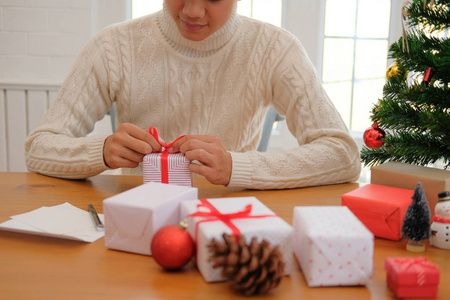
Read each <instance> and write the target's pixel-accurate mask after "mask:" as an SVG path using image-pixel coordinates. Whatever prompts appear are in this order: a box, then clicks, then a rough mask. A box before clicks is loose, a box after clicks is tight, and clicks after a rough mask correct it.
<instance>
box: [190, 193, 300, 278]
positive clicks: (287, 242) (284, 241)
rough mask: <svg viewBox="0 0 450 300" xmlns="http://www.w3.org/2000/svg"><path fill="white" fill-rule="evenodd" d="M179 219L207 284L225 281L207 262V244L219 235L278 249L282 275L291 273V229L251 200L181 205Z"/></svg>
mask: <svg viewBox="0 0 450 300" xmlns="http://www.w3.org/2000/svg"><path fill="white" fill-rule="evenodd" d="M181 216H182V217H183V216H184V217H186V220H187V223H188V231H189V233H190V234H191V236H192V238H193V239H194V241H195V242H196V245H197V253H196V262H197V267H198V269H199V271H200V273H201V274H202V275H203V278H204V279H205V280H206V281H207V282H217V281H224V280H226V278H225V277H223V275H222V272H221V269H214V268H213V262H211V261H208V259H209V257H210V252H209V249H208V244H209V243H210V242H211V240H212V239H216V240H217V241H223V237H222V235H223V233H227V234H232V235H234V236H236V235H238V234H242V235H243V236H244V237H245V239H246V242H247V243H249V242H250V241H251V239H252V238H253V237H256V238H258V240H259V241H261V240H263V239H264V240H266V241H268V242H269V243H270V244H271V246H273V247H274V246H277V245H279V247H280V251H281V253H282V255H283V260H284V262H285V263H286V267H285V274H286V275H289V274H290V272H291V269H292V262H293V255H292V245H291V236H292V227H291V226H290V225H289V224H288V223H286V222H285V221H284V220H283V219H281V218H280V217H278V216H276V215H275V214H274V212H273V211H271V210H270V209H269V208H267V207H266V206H265V205H264V204H262V203H261V202H260V201H259V200H258V199H256V198H255V197H236V198H217V199H200V200H196V201H183V202H182V203H181Z"/></svg>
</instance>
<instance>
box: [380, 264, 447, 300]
mask: <svg viewBox="0 0 450 300" xmlns="http://www.w3.org/2000/svg"><path fill="white" fill-rule="evenodd" d="M385 269H386V273H387V274H386V281H387V284H388V286H389V288H390V289H391V290H392V291H393V292H394V293H395V296H396V297H397V298H436V297H437V296H438V286H439V277H440V273H439V268H438V267H437V266H436V265H435V264H433V263H431V262H430V261H429V260H428V259H426V258H425V257H415V258H413V257H388V258H386V260H385Z"/></svg>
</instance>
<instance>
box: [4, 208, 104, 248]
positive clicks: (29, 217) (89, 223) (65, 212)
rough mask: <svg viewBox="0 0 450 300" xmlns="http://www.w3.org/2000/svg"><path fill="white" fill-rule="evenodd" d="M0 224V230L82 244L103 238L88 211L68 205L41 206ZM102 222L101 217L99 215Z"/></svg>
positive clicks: (102, 233)
mask: <svg viewBox="0 0 450 300" xmlns="http://www.w3.org/2000/svg"><path fill="white" fill-rule="evenodd" d="M10 218H11V220H9V221H6V222H4V223H2V224H0V229H1V230H7V231H14V232H22V233H28V234H35V235H43V236H50V237H57V238H64V239H71V240H79V241H84V242H94V241H96V240H98V239H99V238H101V237H103V236H104V234H105V233H104V232H102V231H97V229H96V227H95V224H94V221H93V219H92V217H91V215H90V213H89V212H88V211H85V210H82V209H79V208H77V207H75V206H73V205H71V204H70V203H67V202H66V203H64V204H60V205H56V206H51V207H46V206H43V207H41V208H38V209H36V210H33V211H31V212H28V213H23V214H20V215H15V216H11V217H10ZM99 218H100V219H101V220H102V222H103V215H101V214H99Z"/></svg>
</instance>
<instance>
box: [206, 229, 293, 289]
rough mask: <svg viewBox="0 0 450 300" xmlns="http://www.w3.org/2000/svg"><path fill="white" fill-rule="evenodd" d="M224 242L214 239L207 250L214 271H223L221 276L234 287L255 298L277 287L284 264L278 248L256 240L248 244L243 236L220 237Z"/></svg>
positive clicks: (282, 273) (264, 241)
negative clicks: (218, 269)
mask: <svg viewBox="0 0 450 300" xmlns="http://www.w3.org/2000/svg"><path fill="white" fill-rule="evenodd" d="M223 239H224V242H219V241H217V240H215V239H213V240H212V241H211V242H210V243H209V245H208V248H209V250H210V252H211V253H212V255H211V256H210V257H209V261H211V262H213V268H215V269H216V268H222V274H223V276H224V277H226V278H227V279H228V280H230V281H231V282H232V286H233V288H234V289H235V290H236V291H238V292H240V293H242V294H244V295H248V296H250V295H258V294H264V293H267V292H269V291H270V290H272V289H274V288H276V287H277V286H278V285H279V284H280V282H281V279H282V278H283V276H284V267H285V265H286V264H285V262H284V261H283V255H282V254H281V252H280V250H279V247H278V246H276V247H273V248H272V247H271V246H270V243H269V242H267V241H266V240H262V241H261V242H258V239H257V238H256V237H254V238H252V240H251V242H250V243H249V244H247V243H246V242H245V238H244V236H242V235H241V234H239V235H238V236H237V238H235V237H234V236H231V235H229V234H223Z"/></svg>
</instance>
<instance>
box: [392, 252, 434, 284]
mask: <svg viewBox="0 0 450 300" xmlns="http://www.w3.org/2000/svg"><path fill="white" fill-rule="evenodd" d="M394 262H395V263H396V264H398V266H399V268H400V270H401V271H407V270H409V269H411V270H412V271H415V273H416V275H417V281H416V282H417V284H418V285H419V286H422V285H424V284H425V283H426V276H425V271H426V270H427V269H432V270H435V269H436V267H435V265H434V264H433V263H431V262H430V261H429V260H428V259H426V258H425V257H417V258H407V259H405V258H403V259H402V258H397V259H395V260H394Z"/></svg>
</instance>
